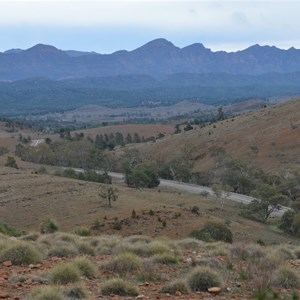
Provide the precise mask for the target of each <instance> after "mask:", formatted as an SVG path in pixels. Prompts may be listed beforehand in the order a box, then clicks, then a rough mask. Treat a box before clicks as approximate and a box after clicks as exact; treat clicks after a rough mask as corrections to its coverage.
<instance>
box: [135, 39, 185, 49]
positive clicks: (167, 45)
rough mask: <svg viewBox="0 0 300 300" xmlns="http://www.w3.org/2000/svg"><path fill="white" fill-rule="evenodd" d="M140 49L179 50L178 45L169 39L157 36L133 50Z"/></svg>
mask: <svg viewBox="0 0 300 300" xmlns="http://www.w3.org/2000/svg"><path fill="white" fill-rule="evenodd" d="M141 50H150V51H151V50H159V51H161V50H167V51H169V50H179V48H178V47H176V46H175V45H174V44H173V43H171V42H170V41H168V40H166V39H164V38H159V39H155V40H153V41H150V42H148V43H146V44H145V45H143V46H141V47H139V48H137V49H135V50H133V51H141Z"/></svg>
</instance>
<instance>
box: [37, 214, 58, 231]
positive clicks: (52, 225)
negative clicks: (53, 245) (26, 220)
mask: <svg viewBox="0 0 300 300" xmlns="http://www.w3.org/2000/svg"><path fill="white" fill-rule="evenodd" d="M58 229H59V226H58V223H57V222H56V221H55V220H53V219H50V218H49V219H47V220H45V221H44V222H43V223H42V224H41V226H40V231H41V233H53V232H55V231H57V230H58Z"/></svg>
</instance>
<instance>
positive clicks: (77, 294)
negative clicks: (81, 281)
mask: <svg viewBox="0 0 300 300" xmlns="http://www.w3.org/2000/svg"><path fill="white" fill-rule="evenodd" d="M64 295H66V297H67V298H68V299H74V300H75V299H87V298H88V291H87V289H86V288H85V287H83V286H82V285H75V286H71V287H69V288H67V289H66V290H65V291H64Z"/></svg>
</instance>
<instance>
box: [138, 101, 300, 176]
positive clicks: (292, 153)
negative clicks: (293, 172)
mask: <svg viewBox="0 0 300 300" xmlns="http://www.w3.org/2000/svg"><path fill="white" fill-rule="evenodd" d="M187 146H189V147H191V148H192V157H193V160H194V161H195V171H200V170H208V169H209V168H210V167H211V166H212V165H213V158H212V157H211V150H210V149H211V147H214V146H217V147H222V148H224V149H225V151H226V152H227V153H229V154H231V155H232V156H233V157H236V158H241V159H242V160H245V161H248V162H252V163H253V164H254V165H256V166H259V167H261V168H263V169H264V170H266V171H274V172H276V171H278V170H280V169H285V168H298V169H299V168H300V159H299V157H300V156H299V154H300V100H295V101H290V102H288V103H285V104H281V105H277V106H271V107H267V108H264V109H261V110H259V111H256V112H250V113H247V114H243V115H240V116H238V117H235V118H234V119H228V120H224V121H220V122H218V123H215V124H211V125H207V126H206V127H204V128H194V130H192V131H188V132H183V133H180V134H177V135H173V136H171V137H169V138H166V139H164V140H161V141H158V142H157V143H155V144H151V146H149V145H147V147H145V149H144V150H145V151H148V153H149V154H150V155H152V156H153V157H156V158H159V159H163V160H169V159H172V158H174V157H175V156H176V155H179V154H180V152H182V151H184V149H185V147H187Z"/></svg>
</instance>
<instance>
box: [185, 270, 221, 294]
mask: <svg viewBox="0 0 300 300" xmlns="http://www.w3.org/2000/svg"><path fill="white" fill-rule="evenodd" d="M188 285H189V287H190V288H191V290H192V291H194V292H197V291H207V290H208V289H209V288H211V287H220V286H221V279H220V277H219V275H218V273H217V272H215V271H213V270H212V269H211V268H208V267H199V268H196V269H195V270H194V271H193V272H192V274H191V275H190V276H189V277H188Z"/></svg>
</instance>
